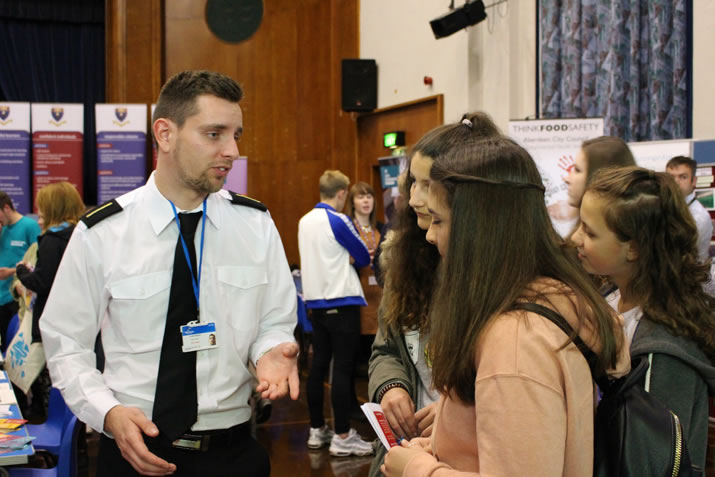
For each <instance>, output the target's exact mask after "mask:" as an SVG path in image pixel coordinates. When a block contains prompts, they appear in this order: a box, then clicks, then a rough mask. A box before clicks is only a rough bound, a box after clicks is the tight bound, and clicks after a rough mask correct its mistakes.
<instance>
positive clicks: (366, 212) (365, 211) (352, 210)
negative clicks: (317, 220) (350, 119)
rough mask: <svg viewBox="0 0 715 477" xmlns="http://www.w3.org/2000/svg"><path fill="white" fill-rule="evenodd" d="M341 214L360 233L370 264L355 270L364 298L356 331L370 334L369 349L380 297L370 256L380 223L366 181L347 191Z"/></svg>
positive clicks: (378, 233)
mask: <svg viewBox="0 0 715 477" xmlns="http://www.w3.org/2000/svg"><path fill="white" fill-rule="evenodd" d="M345 215H347V216H348V217H350V218H351V219H352V221H353V225H355V230H357V231H358V233H359V234H360V239H361V240H362V241H363V243H364V244H365V246H366V247H367V250H368V252H369V253H370V261H371V263H370V267H365V268H363V269H362V270H358V275H360V284H361V285H362V291H363V293H364V294H365V300H366V301H367V306H366V307H363V308H361V310H360V325H361V326H360V328H361V329H360V333H361V334H362V335H368V336H371V338H370V342H369V344H368V346H367V348H368V349H369V347H370V346H371V345H372V339H374V337H375V333H376V332H377V307H378V305H379V303H380V299H381V298H382V293H381V290H380V287H379V285H378V284H377V280H376V279H375V273H374V271H373V264H372V259H373V258H374V257H375V252H376V251H377V246H378V244H379V243H380V238H381V237H382V229H383V226H384V224H383V223H382V222H380V221H378V220H377V214H376V212H375V190H374V189H373V188H372V186H370V184H368V183H366V182H358V183H356V184H355V185H353V186H352V187H351V188H350V193H349V194H348V198H347V200H346V201H345ZM361 348H362V346H361Z"/></svg>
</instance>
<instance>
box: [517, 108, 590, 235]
mask: <svg viewBox="0 0 715 477" xmlns="http://www.w3.org/2000/svg"><path fill="white" fill-rule="evenodd" d="M509 136H510V137H511V138H512V139H514V140H515V141H516V142H517V143H519V144H520V145H521V146H522V147H523V148H524V149H526V150H527V151H529V154H531V157H532V158H534V161H535V162H536V166H537V167H538V169H539V173H540V174H541V178H542V180H543V182H544V187H545V188H546V192H545V200H546V207H547V209H548V211H549V215H550V216H551V221H552V222H553V224H554V228H555V229H556V231H557V232H558V233H559V234H560V235H561V236H562V237H565V236H566V235H567V234H568V233H569V232H571V230H572V229H573V227H574V226H575V224H576V223H577V220H578V209H577V208H575V207H571V206H570V205H569V204H568V185H567V184H566V183H565V182H564V178H565V177H566V176H568V173H569V171H570V170H571V168H572V167H573V164H574V159H575V158H576V155H577V154H578V152H579V150H580V149H581V143H582V142H583V141H586V140H587V139H593V138H596V137H599V136H603V118H588V119H536V120H527V121H509Z"/></svg>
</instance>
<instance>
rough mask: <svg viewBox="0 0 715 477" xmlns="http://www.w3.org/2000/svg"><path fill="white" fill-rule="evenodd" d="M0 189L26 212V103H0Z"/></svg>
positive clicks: (28, 174) (27, 201)
mask: <svg viewBox="0 0 715 477" xmlns="http://www.w3.org/2000/svg"><path fill="white" fill-rule="evenodd" d="M0 190H2V191H3V192H5V193H7V195H9V196H10V198H11V199H12V201H13V203H14V204H15V210H17V211H18V212H20V213H21V214H23V215H24V214H29V213H30V211H31V209H30V203H31V202H32V197H31V195H30V191H31V189H30V103H0Z"/></svg>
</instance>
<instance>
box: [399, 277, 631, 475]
mask: <svg viewBox="0 0 715 477" xmlns="http://www.w3.org/2000/svg"><path fill="white" fill-rule="evenodd" d="M538 285H539V288H541V289H542V290H543V291H544V293H545V294H546V296H547V298H548V300H549V302H550V303H547V302H545V301H538V300H537V302H538V303H540V304H542V305H544V306H548V307H550V308H552V309H556V310H557V311H558V312H559V313H561V314H562V315H563V316H564V317H565V318H566V319H567V320H568V321H569V323H570V324H571V325H572V326H573V327H574V328H576V326H577V310H576V305H575V303H574V298H573V295H572V294H570V293H569V292H570V290H569V289H568V288H565V287H564V286H563V285H561V286H559V283H558V282H555V281H554V280H550V279H549V280H546V279H544V280H540V281H539V282H538ZM590 331H591V330H590V329H589V327H588V326H583V327H582V329H581V330H580V331H579V335H580V336H581V338H582V339H583V340H584V342H585V343H586V344H588V345H589V346H590V347H591V348H592V349H598V344H597V343H595V342H594V337H593V335H592V333H591V332H590ZM565 341H566V336H565V334H564V333H563V331H561V329H559V328H558V327H557V326H556V325H554V324H553V323H552V322H551V321H548V320H547V319H546V318H544V317H542V316H541V315H537V314H533V313H527V312H523V311H513V312H509V313H504V314H503V315H500V316H499V317H498V318H496V319H495V320H494V321H493V323H492V324H491V325H490V326H489V328H488V329H487V330H485V332H484V334H483V335H482V337H481V338H480V341H479V343H478V346H477V351H476V354H475V357H474V359H475V366H476V369H477V376H476V381H475V395H474V401H475V405H471V404H470V405H467V404H464V403H463V402H461V401H459V400H458V399H453V398H447V397H444V396H443V397H442V399H441V400H440V403H439V411H438V415H437V420H436V421H435V425H434V433H433V435H432V443H431V444H432V452H433V454H434V455H431V454H428V453H423V454H419V455H417V456H416V457H414V458H412V459H411V460H410V461H409V463H408V465H407V467H406V469H405V472H404V474H403V475H405V476H409V477H413V476H415V477H423V476H424V477H426V476H430V477H446V476H453V475H473V476H482V477H497V476H498V477H507V476H513V477H516V476H525V475H528V476H530V477H539V476H543V477H547V476H548V477H555V476H568V477H591V475H592V473H593V472H592V465H593V464H592V463H593V417H594V409H595V404H594V384H593V381H592V379H591V373H590V370H589V368H588V364H587V363H586V360H585V359H584V358H583V356H582V354H581V353H580V352H579V351H578V349H577V348H576V346H575V345H574V344H573V343H570V344H569V345H568V346H567V347H565V348H563V349H559V348H560V347H561V346H562V345H563V344H564V342H565ZM629 369H630V361H629V359H628V349H627V347H624V349H623V352H622V353H621V358H619V365H618V367H617V369H616V370H612V372H610V373H609V374H612V375H614V376H621V375H623V374H625V373H626V372H628V370H629Z"/></svg>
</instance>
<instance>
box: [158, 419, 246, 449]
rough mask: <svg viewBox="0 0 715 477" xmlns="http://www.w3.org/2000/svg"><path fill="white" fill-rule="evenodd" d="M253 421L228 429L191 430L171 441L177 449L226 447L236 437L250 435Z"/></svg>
mask: <svg viewBox="0 0 715 477" xmlns="http://www.w3.org/2000/svg"><path fill="white" fill-rule="evenodd" d="M250 435H251V423H250V421H247V422H244V423H242V424H239V425H237V426H233V427H230V428H228V429H217V430H213V431H189V432H187V433H186V434H183V435H182V436H181V437H179V438H178V439H176V440H175V441H174V442H172V443H171V446H172V447H176V448H177V449H183V450H190V451H199V452H206V451H208V450H210V449H215V448H217V447H225V446H226V445H229V444H230V443H231V442H232V441H233V440H234V439H236V438H245V437H250Z"/></svg>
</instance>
